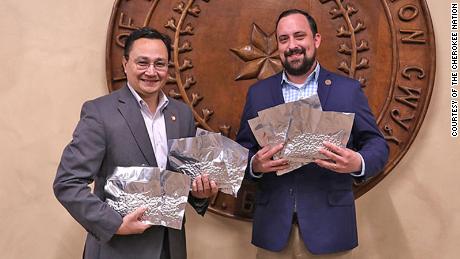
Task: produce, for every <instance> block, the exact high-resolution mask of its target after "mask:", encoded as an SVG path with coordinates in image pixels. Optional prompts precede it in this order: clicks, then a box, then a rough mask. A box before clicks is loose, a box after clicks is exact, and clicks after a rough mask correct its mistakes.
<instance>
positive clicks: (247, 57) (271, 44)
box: [230, 23, 283, 80]
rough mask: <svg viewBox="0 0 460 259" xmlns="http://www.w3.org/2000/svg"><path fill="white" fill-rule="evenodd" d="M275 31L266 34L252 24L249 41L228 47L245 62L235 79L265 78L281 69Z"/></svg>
mask: <svg viewBox="0 0 460 259" xmlns="http://www.w3.org/2000/svg"><path fill="white" fill-rule="evenodd" d="M277 49H278V46H277V43H276V35H275V32H272V33H271V34H270V35H267V34H266V33H265V32H264V31H262V29H260V27H259V26H257V25H256V24H255V23H253V24H252V31H251V42H250V43H249V45H246V46H244V47H241V48H239V49H230V50H231V51H232V52H233V53H235V54H236V55H237V56H238V57H239V58H241V59H242V60H243V61H244V62H246V64H245V66H244V67H243V68H242V69H241V70H240V72H239V73H238V75H237V77H236V78H235V80H247V79H253V78H257V79H259V80H261V79H265V78H267V77H269V76H271V75H274V74H276V73H278V72H279V71H281V70H282V69H283V66H282V64H281V61H280V59H279V56H278V52H277Z"/></svg>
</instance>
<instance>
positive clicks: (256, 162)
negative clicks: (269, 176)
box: [252, 144, 289, 173]
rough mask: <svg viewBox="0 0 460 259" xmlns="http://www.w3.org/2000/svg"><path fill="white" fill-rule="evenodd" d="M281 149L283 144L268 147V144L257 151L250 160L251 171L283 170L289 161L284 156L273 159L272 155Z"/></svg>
mask: <svg viewBox="0 0 460 259" xmlns="http://www.w3.org/2000/svg"><path fill="white" fill-rule="evenodd" d="M281 149H283V144H279V145H276V146H274V147H270V146H269V145H267V146H265V147H263V148H262V149H261V150H259V151H257V153H256V154H255V155H254V159H253V160H252V171H253V172H254V173H269V172H275V171H279V170H284V169H287V168H288V167H289V161H288V160H287V159H285V158H280V159H277V160H273V155H275V154H276V153H278V152H279V151H281Z"/></svg>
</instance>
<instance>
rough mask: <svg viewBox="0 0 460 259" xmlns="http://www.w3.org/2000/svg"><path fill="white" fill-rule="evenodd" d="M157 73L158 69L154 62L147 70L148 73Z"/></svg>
mask: <svg viewBox="0 0 460 259" xmlns="http://www.w3.org/2000/svg"><path fill="white" fill-rule="evenodd" d="M155 73H156V69H155V67H154V65H153V64H150V65H149V67H148V68H147V70H145V74H146V75H154V74H155Z"/></svg>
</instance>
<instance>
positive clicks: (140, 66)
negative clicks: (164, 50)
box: [125, 56, 169, 72]
mask: <svg viewBox="0 0 460 259" xmlns="http://www.w3.org/2000/svg"><path fill="white" fill-rule="evenodd" d="M125 58H126V61H129V56H125ZM159 62H164V65H163V64H161V65H162V66H163V67H162V66H160V67H158V63H159ZM133 63H134V65H136V69H137V70H139V71H147V70H148V69H149V68H150V67H151V66H153V69H155V70H156V71H159V72H164V71H167V70H168V67H169V61H167V60H164V59H157V60H155V61H153V62H150V61H149V62H147V60H145V61H144V60H133ZM139 63H145V64H139Z"/></svg>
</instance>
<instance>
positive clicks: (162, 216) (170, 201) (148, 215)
mask: <svg viewBox="0 0 460 259" xmlns="http://www.w3.org/2000/svg"><path fill="white" fill-rule="evenodd" d="M190 182H191V180H190V177H189V176H187V175H183V174H180V173H175V172H171V171H168V170H163V171H161V170H160V169H159V168H156V167H116V168H115V170H114V173H113V174H112V176H111V177H110V178H109V179H108V180H107V183H106V185H105V188H104V189H105V192H106V194H107V197H108V198H107V199H106V202H107V203H108V205H109V206H110V207H112V208H113V209H115V210H116V211H117V212H118V213H120V215H122V216H125V215H126V214H129V213H131V212H133V211H135V210H136V209H137V208H139V207H145V208H147V210H146V211H145V213H144V215H143V217H142V221H143V222H144V223H146V224H151V225H162V226H165V227H170V228H175V229H181V228H182V220H183V218H184V213H185V206H186V205H187V199H188V194H189V191H190Z"/></svg>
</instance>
